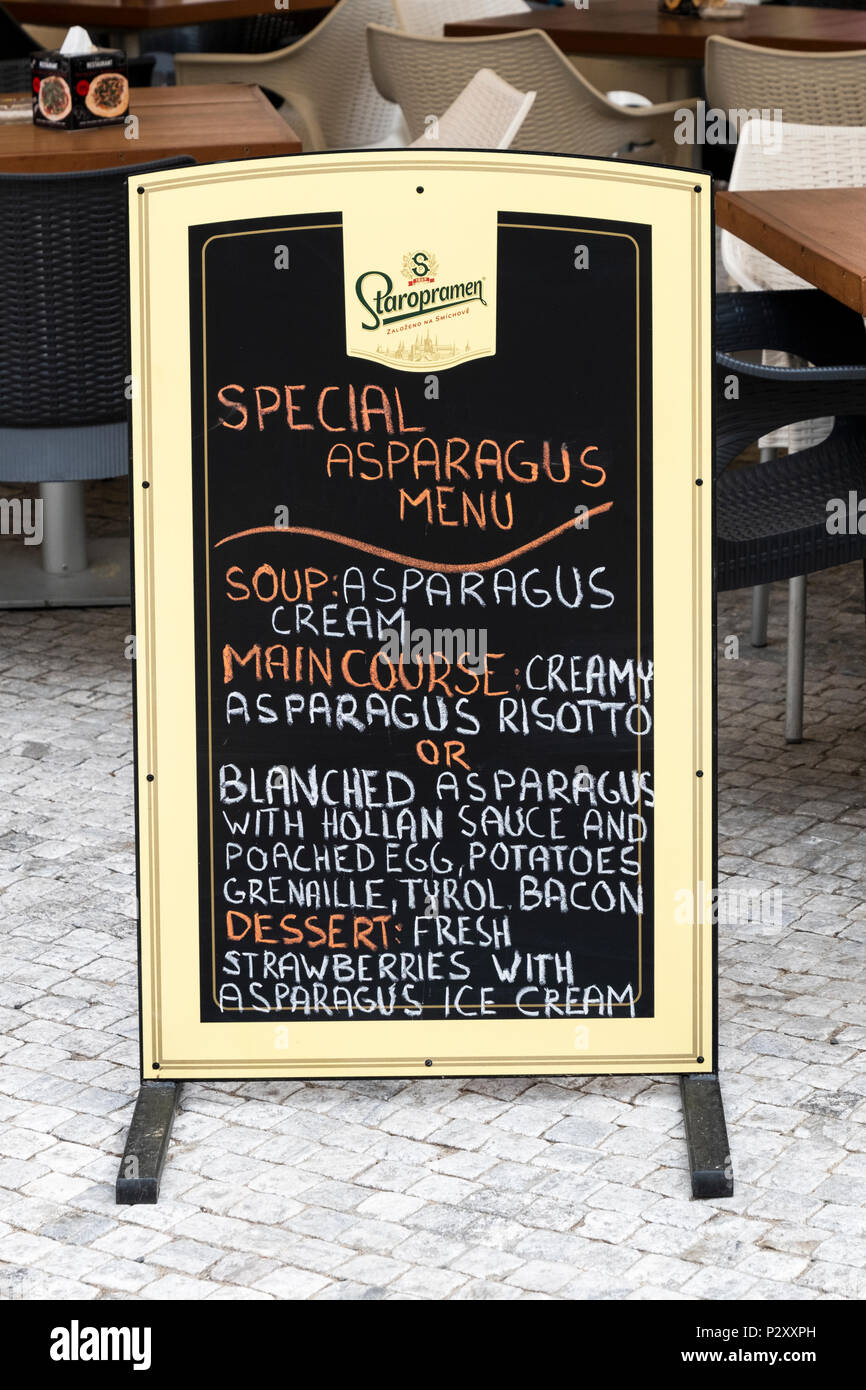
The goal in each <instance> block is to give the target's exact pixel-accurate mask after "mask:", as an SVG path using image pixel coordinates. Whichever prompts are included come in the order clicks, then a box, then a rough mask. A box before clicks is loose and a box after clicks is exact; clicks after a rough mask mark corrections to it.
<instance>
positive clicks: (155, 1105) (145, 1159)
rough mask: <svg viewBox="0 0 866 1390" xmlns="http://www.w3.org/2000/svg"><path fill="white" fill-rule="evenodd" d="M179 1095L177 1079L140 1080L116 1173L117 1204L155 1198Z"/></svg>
mask: <svg viewBox="0 0 866 1390" xmlns="http://www.w3.org/2000/svg"><path fill="white" fill-rule="evenodd" d="M179 1095H180V1084H179V1083H178V1082H177V1081H143V1082H142V1084H141V1089H140V1091H139V1093H138V1100H137V1101H136V1102H135V1110H134V1111H133V1115H132V1124H131V1125H130V1126H129V1134H128V1135H127V1137H126V1148H125V1149H124V1151H123V1158H122V1159H121V1161H120V1171H119V1172H118V1174H117V1183H116V1186H115V1199H116V1201H117V1205H118V1206H127V1207H131V1206H135V1205H136V1204H137V1203H139V1202H147V1203H150V1204H151V1205H152V1204H153V1203H155V1202H156V1201H157V1200H158V1198H159V1183H160V1178H161V1177H162V1170H163V1166H164V1164H165V1156H166V1154H167V1153H168V1141H169V1138H170V1136H171V1127H172V1124H173V1123H174V1112H175V1110H176V1108H177V1098H178V1096H179Z"/></svg>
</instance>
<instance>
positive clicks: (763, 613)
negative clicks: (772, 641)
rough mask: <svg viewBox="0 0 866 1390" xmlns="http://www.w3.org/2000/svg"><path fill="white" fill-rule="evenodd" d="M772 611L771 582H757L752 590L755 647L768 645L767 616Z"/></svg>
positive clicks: (752, 640)
mask: <svg viewBox="0 0 866 1390" xmlns="http://www.w3.org/2000/svg"><path fill="white" fill-rule="evenodd" d="M769 611H770V586H769V584H756V585H755V587H754V589H753V590H752V632H751V637H750V641H751V643H752V646H753V647H766V645H767V617H768V614H769Z"/></svg>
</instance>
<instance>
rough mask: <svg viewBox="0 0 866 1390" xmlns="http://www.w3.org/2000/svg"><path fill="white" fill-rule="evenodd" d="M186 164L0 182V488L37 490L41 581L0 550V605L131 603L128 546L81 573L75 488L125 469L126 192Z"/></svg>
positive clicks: (98, 554)
mask: <svg viewBox="0 0 866 1390" xmlns="http://www.w3.org/2000/svg"><path fill="white" fill-rule="evenodd" d="M59 138H61V139H62V138H63V137H62V136H60V137H59ZM194 162H195V161H194V160H192V159H189V158H187V157H179V158H176V159H171V160H166V161H162V162H160V163H155V164H140V165H126V166H124V167H122V168H116V169H99V170H94V171H88V172H86V173H74V174H0V283H2V287H3V288H2V293H0V343H2V345H3V350H2V353H0V480H2V481H3V482H4V483H38V484H39V485H40V494H41V499H42V504H43V505H42V513H43V528H44V538H43V543H42V556H41V558H42V568H43V573H42V574H41V575H40V572H39V569H38V566H35V567H34V569H33V571H32V572H31V573H29V574H28V573H25V574H24V575H22V574H21V568H20V567H21V563H22V562H23V560H29V559H31V558H32V556H33V551H32V550H28V551H27V552H26V554H25V555H24V556H23V557H22V555H21V554H20V553H17V554H15V555H12V556H10V555H9V554H8V553H7V552H11V551H14V552H19V551H20V549H23V547H21V548H19V547H18V546H11V545H9V546H4V547H2V551H3V565H2V570H0V604H3V605H6V604H9V603H12V604H14V605H15V606H31V607H37V606H41V605H42V604H45V603H49V604H64V603H67V604H68V603H71V604H73V605H77V604H79V603H85V602H91V603H126V602H128V601H129V574H128V554H127V551H128V546H127V545H126V543H125V542H124V543H123V545H122V550H121V549H119V548H118V546H117V544H115V545H114V547H113V548H112V547H111V546H110V544H109V543H108V542H105V541H103V542H96V543H94V546H93V548H92V553H91V555H90V560H91V566H90V569H89V570H88V547H87V545H86V538H85V527H84V481H85V480H87V479H92V478H114V477H117V476H120V475H122V474H124V473H126V472H127V470H128V466H129V442H128V430H127V411H128V399H129V389H130V382H129V303H128V300H129V289H128V285H129V270H128V265H127V196H128V195H127V179H130V178H135V177H136V176H137V175H139V174H144V173H150V172H151V171H153V170H155V169H175V168H181V167H183V166H185V165H187V164H193V163H194ZM10 565H11V566H13V568H12V569H11V571H10ZM85 571H86V573H84V572H85Z"/></svg>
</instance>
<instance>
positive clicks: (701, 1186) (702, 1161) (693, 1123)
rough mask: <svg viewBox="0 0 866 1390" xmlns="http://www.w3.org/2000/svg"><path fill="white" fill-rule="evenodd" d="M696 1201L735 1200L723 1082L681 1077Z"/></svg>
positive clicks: (693, 1193) (703, 1077)
mask: <svg viewBox="0 0 866 1390" xmlns="http://www.w3.org/2000/svg"><path fill="white" fill-rule="evenodd" d="M680 1094H681V1095H682V1098H683V1120H684V1122H685V1127H686V1147H687V1149H688V1155H689V1169H690V1170H691V1175H692V1196H693V1197H698V1198H700V1197H704V1198H705V1197H733V1195H734V1175H733V1170H732V1168H731V1151H730V1146H729V1144H728V1128H727V1125H726V1124H725V1107H724V1104H723V1103H722V1092H721V1088H720V1086H719V1078H718V1076H717V1075H716V1074H715V1073H714V1072H711V1073H710V1074H709V1075H706V1076H700V1075H698V1076H681V1077H680Z"/></svg>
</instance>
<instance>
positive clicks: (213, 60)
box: [175, 0, 465, 150]
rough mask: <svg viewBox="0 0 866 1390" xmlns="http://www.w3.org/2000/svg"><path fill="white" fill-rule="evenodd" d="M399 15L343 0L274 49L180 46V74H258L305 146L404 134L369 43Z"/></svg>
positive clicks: (240, 78) (224, 78) (222, 78)
mask: <svg viewBox="0 0 866 1390" xmlns="http://www.w3.org/2000/svg"><path fill="white" fill-rule="evenodd" d="M393 18H394V10H393V8H392V4H391V0H339V4H337V5H335V6H334V8H333V9H332V10H330V11H329V13H328V14H327V15H326V16H325V18H324V19H323V20H322V21H321V23H320V24H318V25H317V26H316V28H315V29H313V30H312V31H311V32H310V33H309V34H307V35H306V36H305V37H304V38H302V39H299V40H298V41H297V43H294V44H292V45H291V46H290V47H288V48H282V49H279V50H277V51H276V52H274V53H263V54H255V53H207V54H204V53H179V54H177V56H176V57H175V72H176V74H177V80H178V83H180V84H185V83H191V82H256V83H258V84H259V86H261V87H265V88H267V89H268V90H269V91H272V92H276V93H277V95H278V96H281V97H283V98H284V99H285V101H286V102H287V103H288V105H289V107H290V110H288V111H286V113H285V114H286V119H287V120H288V121H289V123H290V124H291V125H292V126H294V127H295V129H296V130H297V133H298V135H299V136H300V137H301V141H302V143H303V146H304V149H305V150H340V149H352V148H353V147H358V146H364V145H376V144H379V143H383V142H386V141H389V140H396V139H397V138H398V137H397V135H396V131H397V130H398V129H399V126H398V122H399V111H398V110H397V109H396V108H395V107H394V106H393V105H392V104H391V103H389V102H388V101H386V100H385V99H384V98H383V97H382V96H381V95H380V94H379V92H378V91H377V90H376V88H375V86H374V85H373V79H372V78H371V76H370V69H369V65H368V62H367V52H366V47H365V44H364V29H365V26H366V25H367V24H368V23H369V22H370V21H371V20H379V21H382V22H390V21H392V20H393ZM464 85H465V84H464ZM455 95H456V93H455Z"/></svg>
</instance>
